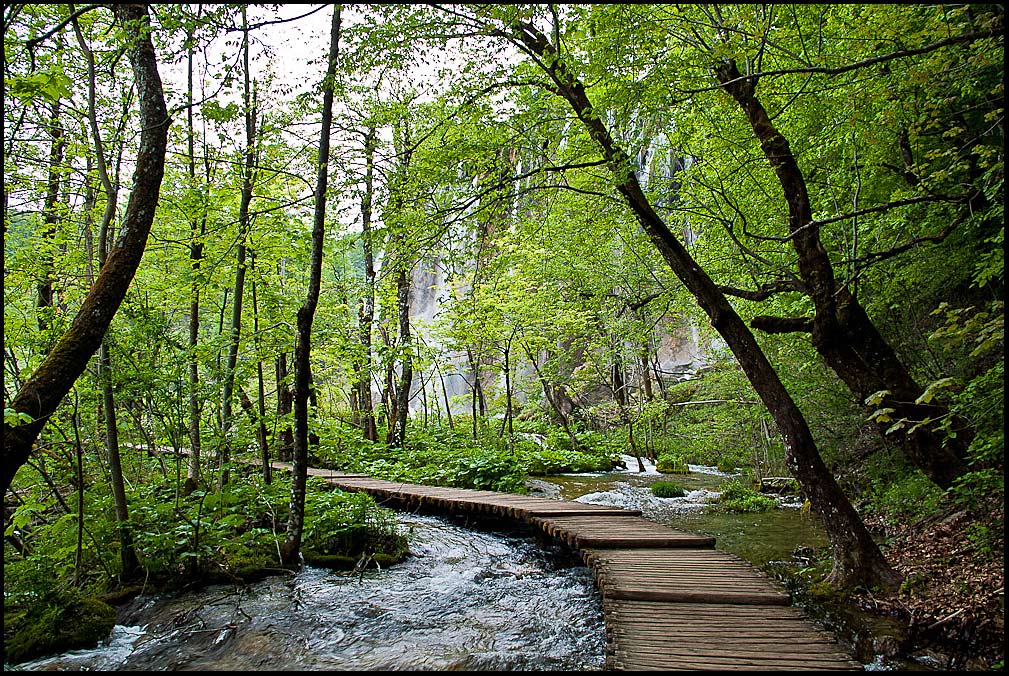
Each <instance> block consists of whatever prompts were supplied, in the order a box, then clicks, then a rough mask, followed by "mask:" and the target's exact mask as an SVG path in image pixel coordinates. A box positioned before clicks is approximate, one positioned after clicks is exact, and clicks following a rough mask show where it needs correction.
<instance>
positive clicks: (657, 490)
mask: <svg viewBox="0 0 1009 676" xmlns="http://www.w3.org/2000/svg"><path fill="white" fill-rule="evenodd" d="M649 489H650V490H651V491H652V495H654V496H655V497H658V498H682V497H683V496H684V495H686V494H687V493H686V491H685V490H684V489H683V486H681V485H679V484H678V483H676V482H674V481H656V482H654V483H653V484H652V485H651V486H649Z"/></svg>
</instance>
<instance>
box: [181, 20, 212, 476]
mask: <svg viewBox="0 0 1009 676" xmlns="http://www.w3.org/2000/svg"><path fill="white" fill-rule="evenodd" d="M202 8H203V6H202V5H200V10H202ZM197 16H199V14H198V15H197ZM189 39H190V42H189V46H188V48H187V50H186V66H187V68H186V73H187V82H188V88H187V90H186V91H187V97H186V102H187V103H188V104H189V105H188V107H187V113H186V121H187V127H186V141H187V146H188V153H189V157H188V158H187V160H188V167H187V168H188V170H189V181H190V190H195V189H196V138H195V137H196V129H195V127H194V124H193V52H194V46H193V43H192V39H193V34H192V33H190V35H189ZM206 155H207V153H206V150H204V158H205V159H204V167H205V168H206V173H207V183H206V187H207V189H208V190H209V187H210V161H209V159H206ZM202 197H203V199H201V200H200V211H201V214H200V217H199V218H196V217H195V216H192V217H191V218H190V221H189V227H190V235H189V237H190V240H189V260H190V267H191V269H192V271H193V283H192V285H191V286H190V290H189V355H188V358H189V406H188V410H189V458H188V465H187V467H186V483H185V489H184V490H185V492H186V494H187V495H188V494H189V493H192V492H193V491H194V490H196V488H197V487H198V486H199V484H200V456H201V455H202V446H203V444H202V440H201V438H200V417H201V409H202V407H201V405H200V359H199V357H198V356H197V354H196V348H197V347H198V346H199V340H200V279H199V272H200V266H201V265H202V261H203V238H204V237H205V236H206V232H207V205H206V199H205V196H202Z"/></svg>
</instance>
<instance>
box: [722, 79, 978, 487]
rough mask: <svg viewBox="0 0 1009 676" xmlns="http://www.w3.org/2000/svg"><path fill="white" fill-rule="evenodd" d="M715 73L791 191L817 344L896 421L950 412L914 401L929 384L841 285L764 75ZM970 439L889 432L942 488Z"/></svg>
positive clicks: (921, 431) (924, 430) (794, 235)
mask: <svg viewBox="0 0 1009 676" xmlns="http://www.w3.org/2000/svg"><path fill="white" fill-rule="evenodd" d="M716 75H717V78H718V81H719V83H721V85H722V88H723V89H724V90H725V91H726V92H728V93H729V94H730V95H731V96H732V98H733V99H734V100H735V101H736V102H737V103H738V104H739V106H740V107H741V108H742V109H743V112H744V113H745V114H746V119H747V120H748V121H749V123H750V126H751V127H752V128H753V132H754V134H755V135H756V137H757V139H758V140H759V141H760V146H761V148H762V149H763V151H764V155H765V157H766V158H767V160H768V162H769V163H770V164H771V167H772V168H773V169H774V172H775V175H776V176H777V177H778V182H779V184H780V185H781V187H782V189H783V190H784V194H785V201H786V202H787V203H788V226H789V233H790V235H791V240H792V243H793V246H794V248H795V251H796V253H797V254H798V267H799V275H800V277H801V278H802V280H803V282H804V284H805V286H806V291H807V293H808V295H809V297H810V299H811V300H812V301H813V304H814V307H815V315H814V318H813V323H812V333H813V336H812V337H813V347H814V348H815V349H816V351H817V352H818V353H819V354H820V356H821V357H823V359H824V360H825V361H826V362H827V365H828V366H830V368H831V369H833V371H834V372H835V373H837V375H838V377H840V379H841V380H842V381H843V382H844V383H845V385H847V386H848V389H849V390H850V391H851V393H852V394H854V395H855V396H856V397H858V399H859V401H861V402H865V401H866V399H867V398H868V397H869V396H870V395H872V394H874V393H877V392H881V391H883V390H888V391H889V394H887V395H886V396H885V397H883V399H882V402H881V403H880V404H879V408H882V407H890V408H893V409H894V412H893V413H892V414H891V417H892V418H893V419H896V420H899V419H901V418H904V419H907V420H911V421H918V420H925V419H926V418H929V419H933V420H937V419H941V418H944V417H946V416H947V415H948V414H949V411H948V409H945V408H944V407H941V406H937V405H931V404H929V405H924V404H917V403H915V402H916V400H917V399H918V398H919V397H920V396H921V394H922V392H923V390H922V387H921V386H920V385H918V383H916V382H915V380H914V378H913V377H912V376H911V374H910V373H909V372H908V370H907V367H906V366H905V365H904V363H903V362H902V361H901V360H900V358H899V357H898V356H897V354H896V352H895V351H894V350H893V348H892V347H891V346H890V344H889V343H888V342H887V341H886V339H885V338H883V336H882V335H881V334H880V333H879V330H878V329H877V328H876V326H875V324H873V322H872V320H871V319H870V318H869V316H868V315H867V314H866V312H865V309H864V308H863V307H862V306H861V304H860V303H859V302H858V300H857V299H856V298H855V296H854V295H853V294H852V293H851V292H850V290H849V289H848V287H847V286H841V287H840V288H838V286H837V283H836V280H835V278H834V269H833V265H832V264H831V261H830V257H829V256H828V255H827V252H826V250H825V249H824V248H823V244H822V243H821V242H820V230H819V228H818V227H816V224H815V222H814V221H813V213H812V207H811V205H810V203H809V193H808V191H807V188H806V180H805V177H804V176H803V174H802V170H801V169H799V164H798V162H797V161H796V159H795V156H794V155H793V154H792V150H791V147H790V146H789V143H788V140H787V139H786V138H785V137H784V136H783V135H782V134H781V132H780V131H778V129H777V128H776V127H775V126H774V123H773V122H772V121H771V118H770V116H769V115H768V114H767V110H766V109H765V108H764V106H763V104H762V103H761V102H760V100H759V99H758V98H757V96H756V87H757V78H756V77H743V76H742V75H741V74H740V72H739V70H738V68H737V67H736V64H735V62H733V61H729V62H727V63H725V64H723V65H722V66H720V67H719V68H718V69H717V71H716ZM761 320H762V321H761V322H759V323H758V325H762V326H764V327H765V328H773V326H774V322H773V321H771V320H770V318H766V317H765V318H761ZM888 427H889V424H884V425H879V431H880V432H881V433H885V431H886V429H887V428H888ZM968 437H969V435H966V434H961V435H959V436H958V437H957V438H956V439H950V440H947V439H944V437H943V435H941V434H940V433H939V432H937V431H934V430H932V429H929V428H928V427H927V426H925V425H920V426H917V427H916V429H915V430H914V431H913V432H910V433H904V432H903V431H902V432H900V433H898V434H891V435H888V436H887V439H890V440H891V441H892V442H893V443H895V444H897V445H898V446H899V447H900V448H901V449H902V451H903V453H904V454H905V456H906V457H907V458H908V459H909V460H910V461H911V462H912V463H914V465H915V466H917V467H918V468H919V469H921V470H922V471H923V472H924V473H925V474H926V475H927V476H928V477H929V478H930V479H931V480H932V481H934V482H935V483H936V484H937V485H939V486H941V487H942V488H949V487H950V486H951V485H952V484H953V480H954V479H956V478H957V477H958V476H960V475H962V474H963V473H964V472H966V471H967V462H966V456H967V446H968V445H969V443H970V440H969V438H968Z"/></svg>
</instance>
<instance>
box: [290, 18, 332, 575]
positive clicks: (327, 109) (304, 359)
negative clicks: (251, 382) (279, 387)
mask: <svg viewBox="0 0 1009 676" xmlns="http://www.w3.org/2000/svg"><path fill="white" fill-rule="evenodd" d="M340 10H341V6H340V5H336V6H334V8H333V22H332V27H331V32H330V43H329V61H328V67H327V69H326V77H325V78H324V79H323V82H322V91H323V98H322V132H321V134H320V136H319V159H318V163H317V166H318V168H319V173H318V175H317V177H316V182H315V217H314V221H313V225H312V262H311V266H310V272H309V282H308V294H307V295H306V297H305V303H304V305H302V306H301V308H300V309H299V310H298V342H297V343H296V344H295V348H294V467H293V469H292V472H291V504H290V510H289V512H288V517H287V536H286V537H285V538H284V544H283V546H282V548H281V559H283V562H284V564H285V565H288V566H294V565H298V564H299V563H300V560H301V538H302V531H303V530H304V525H305V492H306V489H307V483H308V441H309V440H308V399H309V388H310V386H311V378H312V371H311V363H312V362H311V349H312V322H313V320H314V319H315V308H316V306H317V305H318V304H319V289H320V287H321V285H322V251H323V245H324V244H325V235H326V189H327V187H328V185H329V132H330V127H331V125H332V121H333V88H334V85H335V80H336V59H337V54H338V49H339V43H340Z"/></svg>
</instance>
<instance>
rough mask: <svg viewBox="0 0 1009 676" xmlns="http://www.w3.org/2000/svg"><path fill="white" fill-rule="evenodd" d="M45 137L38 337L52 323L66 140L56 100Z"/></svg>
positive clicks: (44, 339) (46, 339)
mask: <svg viewBox="0 0 1009 676" xmlns="http://www.w3.org/2000/svg"><path fill="white" fill-rule="evenodd" d="M49 134H50V137H51V138H52V145H51V146H50V150H49V178H48V185H47V187H46V200H45V205H44V206H43V208H42V214H43V223H44V225H43V227H42V239H43V244H42V253H41V255H40V258H41V259H42V269H43V271H44V272H43V275H44V276H43V278H42V279H41V280H39V284H38V288H37V295H38V300H37V306H38V312H37V314H38V325H39V331H40V332H42V333H45V331H46V330H47V329H48V328H49V325H50V320H51V319H52V318H51V317H50V316H49V315H50V313H51V312H52V307H53V272H54V270H53V247H55V246H56V245H55V243H54V242H53V240H54V238H55V237H56V225H57V223H59V217H58V216H57V215H56V205H57V203H58V202H59V198H60V175H61V167H62V165H63V149H64V147H65V146H66V140H65V139H64V137H63V126H62V125H61V124H60V102H59V101H58V100H57V101H56V102H55V103H53V116H52V119H51V121H50V123H49ZM51 344H52V340H51V338H49V337H46V336H44V335H43V337H42V345H43V350H44V351H47V350H48V349H49V347H50V346H51Z"/></svg>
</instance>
